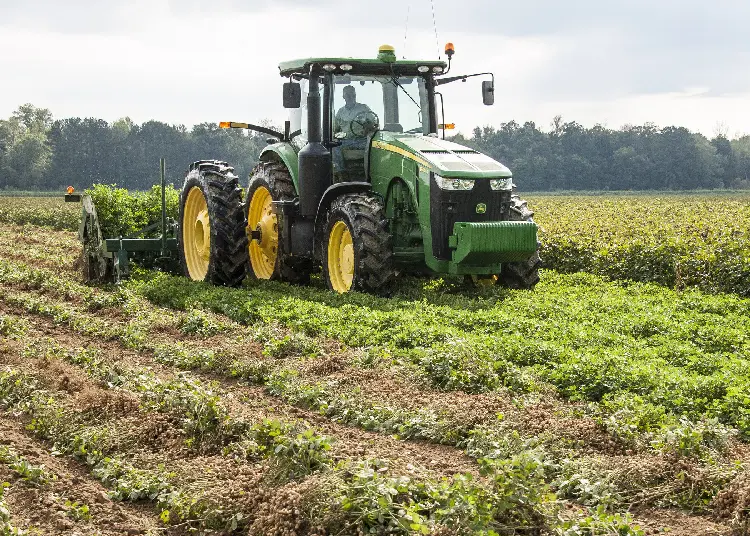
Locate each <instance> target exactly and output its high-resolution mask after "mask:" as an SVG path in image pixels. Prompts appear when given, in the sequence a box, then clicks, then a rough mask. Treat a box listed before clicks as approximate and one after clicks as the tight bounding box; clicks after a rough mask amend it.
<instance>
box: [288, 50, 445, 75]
mask: <svg viewBox="0 0 750 536" xmlns="http://www.w3.org/2000/svg"><path fill="white" fill-rule="evenodd" d="M315 63H317V64H319V65H320V66H321V67H324V68H325V67H327V66H329V65H330V66H332V67H329V68H328V69H326V70H329V69H330V71H331V72H335V73H338V74H346V73H349V74H391V73H392V72H396V73H398V74H403V75H412V76H416V75H419V74H423V73H422V72H420V71H419V67H422V70H423V72H432V73H434V74H442V72H443V71H444V70H445V68H446V67H447V64H446V63H445V62H444V61H440V60H437V61H436V60H426V61H419V60H416V61H415V60H397V59H396V55H395V52H394V51H393V47H390V46H388V45H383V46H382V47H380V51H379V53H378V57H377V58H305V59H299V60H292V61H285V62H282V63H280V64H279V72H280V73H281V76H292V75H307V74H308V73H309V72H310V66H311V65H313V64H315ZM342 65H343V66H345V67H344V68H343V69H342V68H341V66H342ZM424 67H427V69H424ZM434 67H440V68H441V69H440V72H435V71H434V70H433V68H434Z"/></svg>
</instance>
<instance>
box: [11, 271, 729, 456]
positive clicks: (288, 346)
mask: <svg viewBox="0 0 750 536" xmlns="http://www.w3.org/2000/svg"><path fill="white" fill-rule="evenodd" d="M14 273H15V277H17V278H19V279H24V280H26V281H27V282H29V281H32V280H37V281H42V282H43V283H41V284H43V285H44V286H45V287H46V288H47V289H50V290H54V292H57V293H59V292H62V293H63V295H66V294H67V295H71V294H75V295H76V296H77V297H78V298H79V299H80V298H82V299H84V301H85V302H88V305H89V307H93V308H95V309H96V308H99V307H101V306H102V305H103V304H104V303H106V300H107V299H106V298H102V296H101V294H95V293H93V292H91V290H90V289H88V288H87V287H81V289H80V292H79V293H75V292H74V290H73V289H69V290H67V291H66V290H65V286H64V283H63V282H62V281H57V280H55V278H54V276H50V277H38V274H39V271H35V270H30V271H23V270H19V271H16V272H14ZM34 274H37V275H36V276H35V275H34ZM12 280H13V276H10V275H9V274H5V277H3V274H0V281H6V282H9V281H12ZM70 285H73V286H75V285H77V284H75V283H68V286H70ZM87 294H88V295H87ZM97 296H98V298H96V297H97ZM115 296H118V297H115V298H113V297H112V296H110V297H109V299H108V301H109V302H110V303H114V302H117V301H123V300H124V303H122V306H123V307H124V308H125V310H126V311H128V312H129V313H130V314H131V316H133V318H134V320H133V321H130V322H128V323H127V324H126V325H116V326H113V325H111V324H109V323H107V322H104V321H103V320H101V319H98V318H92V317H90V316H87V315H86V314H85V313H83V314H81V313H78V312H76V311H75V310H74V309H70V308H66V307H65V306H63V305H58V304H45V303H43V302H40V301H39V300H35V299H31V300H30V301H28V300H26V301H24V300H21V301H22V302H23V303H22V305H23V306H24V307H25V308H26V309H28V310H30V311H33V312H42V313H44V314H46V315H47V316H51V317H52V318H55V319H56V321H65V322H66V323H67V324H68V325H70V326H71V327H73V328H74V329H81V330H83V331H85V332H87V333H89V334H92V335H96V336H101V337H105V338H112V337H113V338H117V339H119V340H120V341H121V342H122V343H123V344H124V345H126V346H130V347H134V348H137V349H139V350H142V351H143V350H145V351H148V352H151V353H153V355H154V356H155V358H156V360H157V361H161V362H164V363H168V364H170V365H175V366H178V367H180V368H183V369H204V370H212V371H215V372H221V373H223V374H225V375H228V376H233V377H242V378H245V379H250V380H252V381H254V382H259V383H263V384H265V385H266V386H267V387H268V389H269V391H270V392H271V393H272V394H275V395H277V396H280V397H282V398H284V399H285V400H287V401H288V402H291V403H294V404H298V405H299V404H302V405H305V406H307V407H312V408H314V409H316V410H319V411H321V412H323V413H326V414H328V415H329V416H332V417H333V418H335V419H338V420H342V421H343V422H346V423H348V424H356V425H358V426H362V427H366V428H371V429H376V430H380V431H384V432H387V433H396V434H398V435H399V436H401V437H406V438H418V439H428V440H431V441H436V442H440V443H448V444H462V442H464V441H466V440H467V439H468V437H469V436H470V432H471V429H470V428H467V426H466V425H461V424H457V423H455V422H448V421H446V420H445V419H444V418H443V417H441V416H440V415H438V414H436V413H435V412H433V411H427V410H419V411H411V412H404V411H399V410H394V409H390V408H387V407H382V406H377V405H374V404H372V405H367V404H363V403H362V399H361V396H349V397H346V396H341V395H335V394H334V393H335V392H336V389H335V388H333V389H332V388H330V387H326V386H324V385H315V384H309V383H306V382H304V381H302V380H301V379H300V378H299V373H298V371H297V370H294V369H284V368H283V367H280V366H279V365H278V364H275V363H278V360H277V359H276V360H270V361H269V360H268V359H263V360H252V359H247V358H243V359H236V358H230V359H227V358H226V357H225V356H223V355H221V354H220V353H217V352H214V351H212V350H210V349H209V350H203V351H195V350H191V349H190V348H187V347H184V346H183V345H181V344H180V343H177V344H174V343H173V342H170V343H168V344H155V343H154V342H152V341H153V339H152V335H151V334H150V333H149V330H152V329H153V326H152V325H151V322H160V323H162V322H164V320H165V318H164V317H165V316H166V315H165V313H164V311H163V310H161V311H158V312H156V313H155V315H154V313H149V312H146V311H144V310H142V309H141V310H139V311H138V312H137V313H136V314H134V313H135V311H134V310H133V307H138V306H137V300H134V299H133V297H132V296H131V297H128V293H127V292H124V293H123V292H119V293H116V294H115ZM103 299H104V300H105V301H104V302H103V301H102V300H103ZM6 300H7V301H8V302H9V303H17V302H18V301H19V296H18V295H16V296H8V297H6ZM209 305H210V304H209ZM189 311H190V312H189V313H186V314H184V316H183V317H182V319H181V320H179V321H178V322H179V323H180V324H181V327H182V330H183V331H184V332H186V333H189V332H194V331H204V332H205V333H206V334H213V333H215V332H216V331H217V330H219V329H229V328H228V327H225V328H223V327H222V326H220V325H219V324H216V321H211V320H209V319H208V318H206V314H205V313H203V312H202V311H200V310H195V309H189ZM154 316H156V317H158V320H155V319H154ZM212 324H213V327H212ZM250 336H251V337H253V338H254V339H255V340H260V341H262V342H263V344H264V347H265V350H264V353H265V354H266V355H267V356H269V357H276V358H278V357H283V356H284V355H288V354H289V353H290V352H291V353H292V354H296V355H302V356H314V355H316V354H318V353H319V352H320V347H321V343H316V342H315V341H314V339H311V338H310V337H308V336H306V335H300V334H296V333H294V332H293V333H292V334H291V335H285V334H281V335H275V334H274V332H273V330H272V329H258V328H256V329H255V330H254V332H253V333H252V334H251V335H250ZM373 354H375V355H376V356H377V352H374V351H373V350H372V349H370V350H369V351H367V352H365V354H364V356H362V357H361V358H360V360H361V359H362V358H364V360H365V366H372V365H373V363H372V362H371V361H369V360H370V359H373V357H372V356H373ZM415 355H416V358H413V359H411V360H409V361H407V365H408V366H412V367H414V365H417V369H418V371H419V372H420V373H422V374H425V375H426V376H427V378H428V379H429V380H430V381H431V382H433V383H438V384H440V386H441V387H443V388H445V387H447V386H446V385H444V384H443V382H442V378H443V377H444V376H445V374H446V372H445V370H446V369H448V370H450V369H449V368H448V367H450V366H451V363H450V362H448V363H447V364H443V368H438V367H437V366H436V365H433V364H432V363H431V362H428V363H427V364H425V361H424V358H423V355H422V353H421V352H418V353H417V354H415ZM439 355H440V354H439ZM374 359H375V360H376V361H377V360H378V358H377V357H375V358H374ZM379 359H380V360H382V358H379ZM446 361H447V360H446ZM420 365H421V366H420ZM527 368H528V367H527ZM460 372H461V373H462V374H465V375H467V376H470V375H472V374H473V373H474V371H473V370H472V369H470V368H467V367H464V368H463V369H461V370H460ZM519 375H521V376H526V377H527V381H525V382H523V383H521V384H520V388H521V389H522V390H528V389H529V388H530V386H534V380H533V378H534V373H533V371H532V372H527V371H524V370H520V372H519ZM516 383H519V382H516ZM537 383H538V382H537ZM458 387H459V388H460V387H462V385H461V384H459V385H458ZM485 387H492V384H490V385H489V386H487V385H485ZM513 387H518V385H513ZM537 387H538V388H541V387H542V386H539V385H537ZM634 403H635V404H636V407H635V410H633V408H631V407H628V408H622V407H619V406H618V405H616V404H612V403H609V404H605V406H604V407H603V408H602V407H600V408H599V409H598V410H597V412H596V413H597V417H598V418H601V419H602V421H603V422H604V425H605V426H606V427H607V428H608V429H609V430H610V431H611V432H612V433H613V435H615V436H616V437H617V438H618V439H621V440H622V441H624V442H626V443H627V444H629V445H631V446H636V444H638V443H641V444H643V443H644V442H645V443H646V444H649V443H651V444H659V443H660V439H659V437H661V435H663V433H667V432H668V433H670V434H671V433H672V431H673V430H674V429H675V428H685V427H690V426H692V425H693V424H694V423H691V422H690V421H688V420H687V419H686V418H685V417H684V416H682V419H678V418H677V417H672V418H670V417H669V416H668V415H666V414H665V412H664V411H661V412H659V411H658V410H657V409H654V408H652V407H651V406H650V405H648V404H643V403H642V402H640V401H639V399H635V401H634ZM631 405H632V404H631ZM353 408H356V409H357V410H356V411H354V412H353V411H352V409H353ZM606 408H611V409H612V411H611V413H612V414H618V416H619V417H620V419H621V420H616V419H612V418H611V416H608V415H607V412H606V411H605V409H606ZM623 409H626V410H627V411H623ZM643 414H647V416H648V417H653V418H654V419H653V420H650V421H647V420H645V419H644V418H643ZM634 419H636V420H637V419H640V421H637V424H638V426H636V427H635V428H633V427H632V425H633V422H632V421H633V420H634ZM641 421H643V422H641ZM709 429H710V430H711V432H710V433H709V431H708V429H707V431H706V436H707V438H708V437H710V436H711V434H714V435H715V434H718V435H719V436H721V437H725V436H728V435H729V434H730V431H729V430H725V428H724V427H722V426H721V425H720V424H719V423H718V422H714V423H713V424H711V425H710V426H709ZM648 436H650V439H644V438H645V437H648ZM695 437H696V438H700V437H702V435H701V434H699V433H698V434H696V436H695ZM707 441H708V442H711V440H710V439H707ZM701 444H702V443H701V441H700V439H699V440H698V444H697V445H696V447H700V446H701Z"/></svg>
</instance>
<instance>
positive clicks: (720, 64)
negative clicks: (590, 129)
mask: <svg viewBox="0 0 750 536" xmlns="http://www.w3.org/2000/svg"><path fill="white" fill-rule="evenodd" d="M369 6H376V10H375V11H370V7H369ZM434 11H435V20H436V22H437V34H438V36H437V41H438V42H437V43H436V37H435V31H434V29H433V23H432V21H433V16H432V10H431V6H430V0H414V1H410V0H380V1H378V2H370V1H365V0H346V1H343V0H318V1H316V0H307V1H303V0H210V1H209V0H66V1H61V0H0V73H2V74H0V80H1V81H2V83H0V117H8V116H9V115H10V114H11V113H12V111H13V110H14V109H16V108H17V107H18V106H19V105H20V104H23V103H26V102H31V103H33V104H34V105H36V106H41V107H46V108H49V109H50V110H51V111H52V112H53V114H54V116H55V117H56V118H63V117H74V116H79V117H92V116H93V117H99V118H103V119H106V120H108V121H113V120H115V119H117V118H119V117H122V116H126V115H127V116H130V117H131V118H132V119H133V120H134V121H136V122H139V123H140V122H143V121H146V120H149V119H158V120H160V121H164V122H167V123H174V124H185V125H187V126H191V125H193V124H195V123H199V122H203V121H220V120H234V121H250V122H255V121H259V120H262V119H270V120H272V121H274V122H276V123H280V122H282V121H283V120H284V118H285V113H284V110H283V108H282V107H281V84H282V82H283V80H282V79H281V78H280V77H279V76H278V68H277V65H278V63H279V62H281V61H284V60H288V59H294V58H298V57H308V56H324V55H332V56H353V57H358V56H359V57H373V56H375V55H376V54H377V49H378V46H379V45H381V44H383V43H388V44H391V45H393V46H395V47H396V54H397V55H398V57H399V58H401V57H403V56H406V57H407V58H409V59H416V58H422V59H436V58H437V57H438V56H439V54H440V52H441V51H442V46H443V45H444V43H445V42H446V41H452V42H453V43H455V45H456V55H455V56H454V61H453V69H452V72H453V73H455V74H459V73H471V72H480V71H493V72H494V73H495V76H496V101H495V105H494V106H492V107H486V106H483V105H482V100H481V84H480V82H479V81H478V80H477V79H475V81H473V82H472V81H471V80H470V81H469V82H467V83H465V84H462V83H455V84H452V85H449V86H446V87H445V89H444V91H443V92H444V94H445V98H446V115H447V117H446V119H447V120H448V121H449V122H455V123H456V125H457V128H458V129H459V130H462V131H464V132H470V131H471V129H472V128H473V127H474V126H476V125H486V124H490V125H498V124H499V123H501V122H504V121H509V120H511V119H515V120H516V121H519V122H525V121H534V122H536V123H537V125H539V126H541V127H543V128H545V129H547V128H548V127H549V124H550V122H551V120H552V118H553V117H554V116H555V115H558V114H560V115H562V116H563V119H564V120H568V121H578V122H579V123H581V124H583V125H585V126H593V125H594V124H597V123H600V124H604V125H606V126H608V127H610V128H619V127H620V126H622V125H623V124H626V123H630V124H643V123H645V122H654V123H656V124H657V125H660V126H667V125H678V126H686V127H688V128H691V129H693V130H698V131H701V132H703V133H704V134H706V135H708V136H712V135H714V134H715V133H716V132H717V130H722V131H725V132H727V133H728V134H729V135H730V136H734V135H737V134H745V133H750V38H748V35H750V1H748V0H714V1H712V2H709V1H708V0H703V1H695V0H629V1H621V0H607V1H604V0H568V1H567V2H564V1H560V0H537V1H535V0H525V1H524V2H518V1H517V0H514V1H512V2H511V1H509V0H495V1H492V0H463V1H448V0H434ZM407 12H408V32H405V29H406V27H407V24H406V23H407ZM405 34H406V36H405ZM405 37H406V39H405ZM438 46H439V48H438Z"/></svg>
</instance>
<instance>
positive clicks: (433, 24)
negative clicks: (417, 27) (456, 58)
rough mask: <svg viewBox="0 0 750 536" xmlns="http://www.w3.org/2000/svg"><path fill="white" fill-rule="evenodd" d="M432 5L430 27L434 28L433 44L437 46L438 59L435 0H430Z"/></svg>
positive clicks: (438, 44) (438, 43)
mask: <svg viewBox="0 0 750 536" xmlns="http://www.w3.org/2000/svg"><path fill="white" fill-rule="evenodd" d="M430 6H431V7H432V27H433V28H434V29H435V46H436V47H437V53H438V59H440V41H439V40H438V33H437V23H436V22H435V0H430Z"/></svg>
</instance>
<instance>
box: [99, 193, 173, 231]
mask: <svg viewBox="0 0 750 536" xmlns="http://www.w3.org/2000/svg"><path fill="white" fill-rule="evenodd" d="M85 193H87V194H88V195H90V196H91V200H92V201H93V202H94V207H96V213H97V216H98V217H99V225H100V226H101V230H102V234H103V235H104V237H105V238H113V237H118V236H132V235H135V234H136V233H137V232H138V231H140V230H141V229H143V228H144V227H146V226H148V225H152V224H156V223H160V222H161V187H160V186H153V187H151V189H150V190H148V191H146V192H136V193H130V192H128V190H127V189H125V188H118V187H117V186H116V185H114V184H113V185H105V184H94V186H93V187H92V188H91V189H89V190H86V192H85ZM179 197H180V192H179V190H177V189H176V188H174V187H173V186H172V185H167V187H166V189H165V198H166V203H167V217H168V218H172V219H174V220H176V219H177V216H178V212H179V202H180V201H179ZM158 234H159V230H158V229H157V230H154V231H152V232H150V233H146V234H144V235H142V236H146V237H147V236H158Z"/></svg>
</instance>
